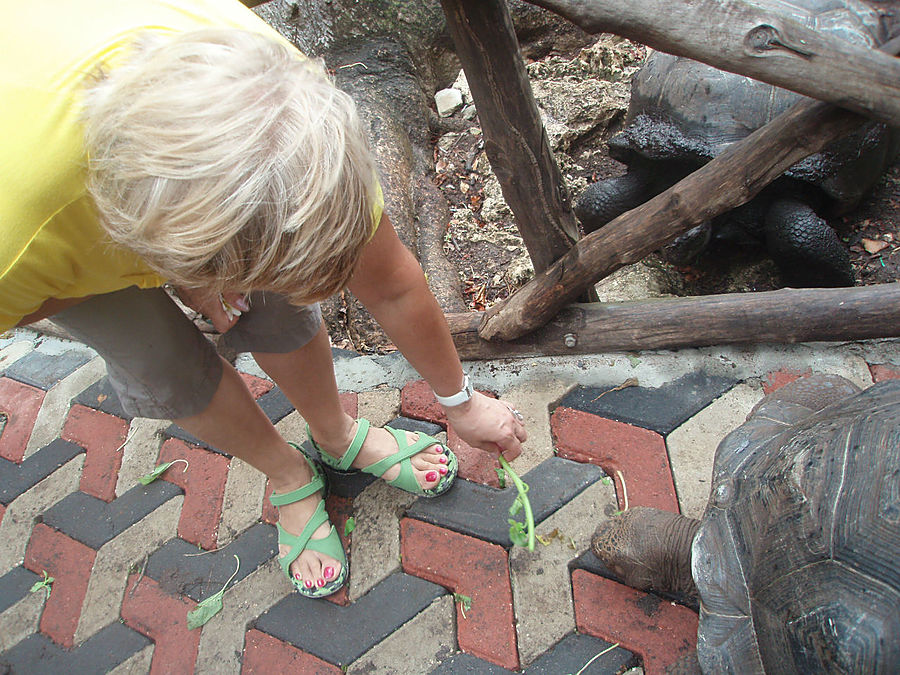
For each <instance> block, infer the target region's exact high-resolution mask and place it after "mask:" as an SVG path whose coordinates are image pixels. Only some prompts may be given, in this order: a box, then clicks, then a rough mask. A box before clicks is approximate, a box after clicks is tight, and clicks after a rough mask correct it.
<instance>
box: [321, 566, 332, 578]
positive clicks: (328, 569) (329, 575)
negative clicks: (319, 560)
mask: <svg viewBox="0 0 900 675" xmlns="http://www.w3.org/2000/svg"><path fill="white" fill-rule="evenodd" d="M322 574H324V575H325V578H326V579H331V578H332V577H333V576H334V568H333V567H326V568H325V569H324V570H322Z"/></svg>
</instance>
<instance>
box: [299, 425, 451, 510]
mask: <svg viewBox="0 0 900 675" xmlns="http://www.w3.org/2000/svg"><path fill="white" fill-rule="evenodd" d="M356 422H357V425H358V427H357V430H356V435H355V436H354V437H353V442H352V443H351V444H350V447H349V448H347V450H346V452H344V454H343V455H342V456H341V457H340V459H338V458H335V457H332V456H331V455H329V454H328V453H327V452H325V451H324V450H323V449H322V448H320V447H319V446H318V445H317V444H316V442H315V441H314V440H313V437H312V433H311V432H310V430H309V425H307V427H306V433H307V435H308V436H309V441H310V443H312V444H313V446H314V447H315V448H316V450H318V451H319V457H320V458H321V460H322V462H323V463H324V464H327V465H328V466H330V467H331V468H332V469H334V470H335V471H337V472H339V473H355V472H356V471H362V472H364V473H368V474H371V475H373V476H377V477H378V478H381V477H382V476H383V475H384V472H385V471H387V470H388V469H390V468H391V467H392V466H394V465H395V464H400V473H399V474H398V476H397V477H396V478H395V479H394V480H390V481H387V483H388V485H392V486H394V487H395V488H399V489H401V490H403V491H404V492H409V493H411V494H414V495H418V496H420V497H437V496H438V495H440V494H443V493H444V492H446V491H447V490H449V489H450V486H451V485H452V484H453V480H454V479H455V478H456V473H457V471H458V469H459V465H458V462H457V460H456V455H454V454H453V452H452V451H451V450H450V448H448V447H447V446H446V445H444V444H443V443H441V442H440V441H439V440H437V439H435V438H432V437H431V436H428V435H427V434H423V433H422V432H420V431H416V432H413V433H417V434H418V435H419V438H418V439H417V440H416V441H415V442H414V443H408V442H407V440H406V432H405V431H403V430H402V429H394V428H393V427H389V426H387V425H385V427H384V428H385V429H386V430H387V431H389V432H390V433H391V435H392V436H393V437H394V440H395V441H396V443H397V448H398V449H397V452H395V453H394V454H393V455H390V456H388V457H385V458H384V459H382V460H379V461H377V462H374V463H372V464H369V466H366V467H363V468H362V469H353V468H351V467H350V465H351V464H353V461H354V460H355V459H356V456H357V455H358V454H359V451H360V448H362V446H363V443H364V442H365V440H366V436H367V435H368V434H369V427H370V424H369V420H367V419H364V418H362V417H361V418H359V419H358V420H356ZM432 445H439V446H441V447H442V448H443V449H444V455H445V456H446V457H447V463H446V464H445V465H444V466H446V467H447V473H446V474H444V475H443V476H441V480H440V482H439V483H438V484H437V485H435V486H434V487H433V488H431V489H428V490H426V489H424V488H423V487H422V486H421V485H419V481H417V480H416V476H415V474H414V473H413V468H412V463H411V462H410V461H409V458H410V457H412V456H413V455H416V454H418V453H420V452H421V451H422V450H424V449H425V448H429V447H431V446H432Z"/></svg>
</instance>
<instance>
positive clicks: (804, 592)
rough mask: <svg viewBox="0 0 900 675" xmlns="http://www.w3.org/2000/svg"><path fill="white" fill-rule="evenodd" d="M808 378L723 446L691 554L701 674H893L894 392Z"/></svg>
mask: <svg viewBox="0 0 900 675" xmlns="http://www.w3.org/2000/svg"><path fill="white" fill-rule="evenodd" d="M857 391H858V389H857V388H856V387H855V386H854V385H852V384H851V383H849V382H848V381H846V380H843V379H842V378H837V377H834V376H811V377H809V378H804V379H802V380H798V381H797V382H794V383H791V384H789V385H787V386H785V387H783V388H782V389H779V390H777V391H776V392H774V393H773V394H770V395H769V396H767V397H766V398H764V399H763V400H762V401H761V402H760V404H759V405H758V406H757V407H756V408H755V409H754V410H753V411H752V413H751V414H750V416H749V417H748V420H747V422H746V423H745V424H743V425H742V426H741V427H739V428H738V429H736V430H735V431H734V432H732V433H731V434H729V435H728V436H727V437H726V438H725V439H724V440H723V441H722V443H721V444H720V445H719V448H718V450H717V452H716V458H715V465H714V469H713V483H712V490H711V494H710V501H709V504H708V506H707V509H706V512H705V513H704V516H703V519H702V522H701V525H700V528H699V531H698V533H697V536H696V537H695V539H694V543H693V548H692V568H693V576H694V580H695V582H696V584H697V588H698V591H699V594H700V598H701V603H700V627H699V630H698V646H697V655H698V658H699V661H700V664H701V666H702V667H703V670H704V672H707V673H725V672H736V673H763V672H765V673H769V674H770V675H771V674H772V673H820V672H841V673H889V672H897V671H896V670H895V668H896V667H897V666H898V664H900V380H893V381H886V382H882V383H879V384H876V385H874V386H872V387H870V388H869V389H866V390H864V391H862V392H859V393H857Z"/></svg>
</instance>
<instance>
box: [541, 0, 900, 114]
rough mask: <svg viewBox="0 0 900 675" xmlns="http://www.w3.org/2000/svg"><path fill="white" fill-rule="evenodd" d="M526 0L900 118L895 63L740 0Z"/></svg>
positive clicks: (593, 28)
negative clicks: (624, 0)
mask: <svg viewBox="0 0 900 675" xmlns="http://www.w3.org/2000/svg"><path fill="white" fill-rule="evenodd" d="M527 1H528V2H530V3H532V4H534V5H538V6H540V7H544V8H546V9H549V10H551V11H553V12H555V13H557V14H559V15H560V16H563V17H564V18H566V19H569V20H570V21H572V22H573V23H575V24H576V25H577V26H579V27H580V28H582V29H584V30H585V31H588V32H590V33H601V32H606V33H615V34H617V35H621V36H624V37H627V38H629V39H632V40H635V41H637V42H640V43H643V44H645V45H648V46H650V47H653V48H654V49H658V50H659V51H663V52H667V53H669V54H674V55H676V56H686V57H688V58H691V59H694V60H696V61H702V62H703V63H706V64H709V65H710V66H714V67H715V68H720V69H722V70H727V71H730V72H733V73H739V74H741V75H747V76H749V77H752V78H754V79H757V80H761V81H763V82H768V83H769V84H774V85H777V86H779V87H783V88H785V89H790V90H792V91H796V92H798V93H800V94H805V95H806V96H810V97H813V98H817V99H820V100H823V101H830V102H831V103H834V104H836V105H839V106H842V107H844V108H847V109H849V110H855V111H856V112H859V113H861V114H863V115H867V116H869V117H874V118H876V119H880V120H882V121H885V122H889V123H893V124H900V62H898V61H897V60H896V59H892V58H891V57H890V56H888V55H887V54H884V53H881V52H879V51H877V50H874V49H867V48H865V47H862V46H859V45H855V44H851V43H849V42H846V41H844V40H841V39H839V38H837V37H834V36H833V35H829V34H827V33H823V32H817V31H815V30H812V29H810V28H807V27H806V26H803V25H801V24H800V23H798V22H797V21H794V20H792V19H790V18H788V17H786V16H776V15H772V14H771V13H768V12H764V11H762V10H761V9H759V8H758V7H755V6H754V5H752V4H751V3H748V2H744V1H743V0H716V1H715V2H712V1H698V0H633V1H631V2H621V0H527Z"/></svg>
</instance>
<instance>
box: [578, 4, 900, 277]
mask: <svg viewBox="0 0 900 675" xmlns="http://www.w3.org/2000/svg"><path fill="white" fill-rule="evenodd" d="M752 2H753V4H755V5H758V6H760V7H761V8H762V9H764V10H767V11H770V12H772V13H776V14H780V15H786V16H789V17H790V18H792V19H794V20H796V21H799V22H801V23H803V24H805V25H807V26H809V27H811V28H814V29H816V30H819V31H823V32H828V33H831V34H832V35H835V36H837V37H840V38H842V39H845V40H848V41H853V42H856V43H859V44H862V45H865V46H869V47H872V46H877V45H879V44H881V43H883V42H884V41H886V40H887V39H889V38H890V37H891V35H892V33H893V32H894V31H895V30H896V29H897V28H898V27H900V9H897V8H893V9H884V8H883V7H882V8H881V9H878V8H876V7H874V6H872V5H870V4H868V3H866V2H864V1H863V0H752ZM801 99H802V97H801V96H800V95H799V94H795V93H793V92H790V91H787V90H785V89H780V88H778V87H774V86H772V85H768V84H765V83H763V82H759V81H757V80H753V79H750V78H748V77H744V76H741V75H736V74H733V73H728V72H725V71H721V70H717V69H715V68H713V67H711V66H707V65H705V64H702V63H699V62H697V61H692V60H691V59H687V58H682V57H675V56H672V55H669V54H664V53H662V52H653V53H651V54H650V56H648V57H647V59H646V62H645V63H644V65H643V66H642V68H641V70H640V71H639V72H638V73H637V74H636V75H635V77H634V79H633V80H632V90H631V103H630V105H629V109H628V112H627V114H626V118H625V125H624V128H623V130H622V131H621V132H620V133H618V134H617V135H615V136H613V137H612V138H611V139H610V141H609V153H610V155H611V156H612V157H614V158H615V159H617V160H619V161H621V162H624V163H625V164H626V165H627V172H626V173H625V174H624V175H623V176H617V177H614V178H609V179H606V180H602V181H599V182H597V183H594V184H592V185H590V186H588V187H587V188H586V189H585V190H584V191H583V192H582V193H581V194H580V195H579V197H578V199H577V200H576V204H575V214H576V216H577V217H578V219H579V220H580V221H581V224H582V226H583V228H584V229H585V231H587V232H593V231H594V230H597V229H599V228H600V227H602V226H603V225H605V224H606V223H608V222H609V221H610V220H612V219H613V218H615V217H617V216H619V215H621V214H622V213H624V212H625V211H628V210H630V209H632V208H634V207H636V206H638V205H640V204H642V203H643V202H644V201H646V200H647V199H649V198H650V197H652V196H654V195H656V194H658V193H659V192H662V191H663V190H665V189H667V188H668V187H670V186H671V185H673V184H674V183H675V182H677V181H678V180H680V179H681V178H683V177H684V176H686V175H687V174H689V173H690V172H692V171H694V170H695V169H697V168H699V167H700V166H702V165H703V164H705V163H706V162H708V161H709V160H710V159H712V158H714V157H716V156H717V155H719V154H720V153H722V152H723V151H724V150H725V149H726V148H728V147H729V146H731V145H732V144H733V143H734V142H736V141H739V140H741V139H743V138H744V137H746V136H748V135H749V134H750V133H751V132H753V131H755V130H756V129H758V128H759V127H762V126H764V125H765V124H767V123H768V122H770V121H771V120H772V119H773V118H775V117H776V116H777V115H778V114H779V113H781V112H783V111H784V110H786V109H787V108H789V107H790V106H791V105H793V104H794V103H796V102H797V101H799V100H801ZM898 147H900V131H898V130H897V129H895V128H891V127H887V126H885V125H884V124H880V123H875V122H871V123H867V124H865V125H864V126H862V127H861V128H859V129H858V130H857V131H856V132H854V133H852V134H850V135H848V136H846V137H844V138H843V139H841V140H839V141H836V142H834V143H832V144H831V145H830V146H828V147H827V148H826V149H825V150H823V151H822V152H820V153H817V154H815V155H812V156H810V157H807V158H806V159H804V160H803V161H801V162H799V163H797V164H795V165H794V166H793V167H791V168H790V169H789V170H788V171H787V172H785V173H784V174H783V175H782V176H781V177H780V178H779V179H777V180H776V181H775V182H774V183H772V184H771V185H770V186H768V187H767V188H766V189H764V190H763V191H762V193H760V194H759V195H758V196H757V197H756V198H755V199H753V200H752V201H751V202H750V203H749V204H746V205H744V206H743V207H740V208H738V209H735V210H733V211H731V212H729V213H727V214H724V215H723V216H720V217H718V218H716V219H715V221H714V222H713V223H705V224H704V225H702V226H699V227H697V228H694V230H692V231H691V232H690V233H688V234H687V235H683V236H682V237H681V238H679V240H676V242H675V246H674V252H675V253H678V254H679V255H682V257H681V258H678V257H676V256H674V255H671V254H672V251H673V249H672V248H671V247H670V249H668V250H669V252H670V256H669V257H670V258H674V259H675V260H676V261H677V262H687V261H688V260H689V259H690V258H689V257H688V256H686V255H683V254H684V252H686V251H690V252H691V253H696V252H697V251H699V250H700V249H701V248H702V246H705V244H706V241H707V240H708V238H709V236H710V233H712V236H715V237H718V238H721V239H724V240H733V241H735V242H737V243H740V244H748V243H752V242H764V243H765V245H766V246H767V248H768V253H769V255H770V256H771V257H772V258H773V260H774V261H775V262H776V264H777V265H778V266H779V268H780V270H781V271H782V274H783V276H784V279H785V281H787V282H788V283H790V284H793V285H801V286H852V285H853V283H854V278H853V270H852V268H851V265H850V257H849V254H848V252H847V250H846V248H845V247H844V246H843V245H842V244H841V242H840V240H839V238H838V236H837V235H836V234H835V232H834V230H833V229H831V227H830V226H829V225H828V223H827V221H826V220H824V219H823V218H832V219H833V218H835V217H836V216H839V215H841V214H844V213H847V212H848V211H850V210H852V209H853V208H854V207H855V206H856V205H857V204H858V203H859V201H860V200H861V199H862V197H863V196H864V195H865V194H866V193H867V192H869V191H870V189H871V188H872V187H873V186H874V185H875V183H876V182H877V181H878V179H879V178H880V176H881V175H882V173H883V172H884V170H885V169H886V168H887V167H889V166H890V165H891V164H892V163H893V162H894V160H895V158H896V156H897V151H898ZM701 239H702V241H700V240H701ZM691 244H694V245H693V246H692V245H691Z"/></svg>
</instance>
